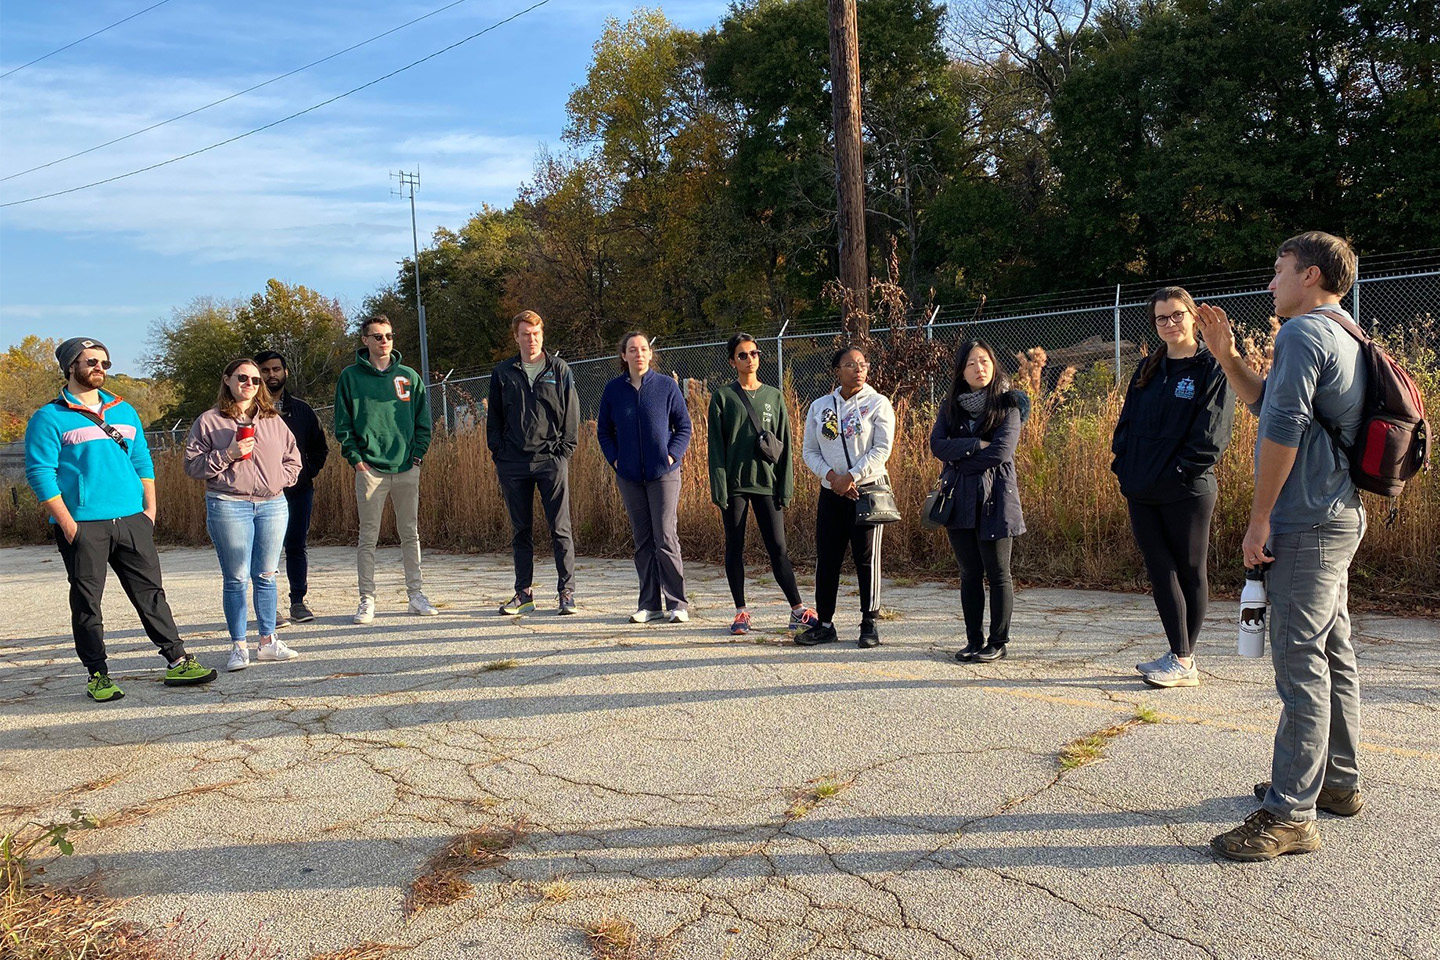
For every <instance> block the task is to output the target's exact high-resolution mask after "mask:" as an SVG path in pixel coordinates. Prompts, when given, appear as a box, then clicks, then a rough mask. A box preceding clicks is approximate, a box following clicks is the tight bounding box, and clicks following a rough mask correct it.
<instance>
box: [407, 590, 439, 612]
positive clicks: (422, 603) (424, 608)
mask: <svg viewBox="0 0 1440 960" xmlns="http://www.w3.org/2000/svg"><path fill="white" fill-rule="evenodd" d="M410 612H411V613H413V614H415V615H416V616H417V617H434V616H438V615H439V613H440V611H439V610H437V609H435V604H433V603H431V602H430V600H429V598H428V597H426V596H425V594H423V593H412V594H410Z"/></svg>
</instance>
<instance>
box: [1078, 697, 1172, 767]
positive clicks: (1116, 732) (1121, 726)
mask: <svg viewBox="0 0 1440 960" xmlns="http://www.w3.org/2000/svg"><path fill="white" fill-rule="evenodd" d="M1140 709H1144V708H1143V707H1142V708H1139V709H1137V710H1136V716H1135V717H1132V718H1131V719H1129V720H1125V721H1122V722H1120V723H1117V724H1115V725H1114V726H1110V727H1106V728H1105V729H1103V730H1096V731H1095V732H1094V733H1088V734H1086V735H1085V736H1083V737H1076V738H1075V739H1074V740H1071V741H1070V742H1069V743H1067V744H1065V746H1063V747H1061V748H1060V769H1061V770H1077V769H1079V768H1080V767H1084V766H1088V765H1090V764H1092V763H1095V762H1097V761H1100V760H1104V759H1105V748H1106V747H1108V746H1109V745H1110V742H1111V741H1112V740H1114V739H1115V738H1116V737H1118V736H1120V735H1121V734H1123V733H1124V732H1125V731H1126V730H1129V729H1130V728H1131V727H1133V726H1135V725H1136V724H1139V723H1149V722H1153V721H1147V720H1143V719H1141V718H1140V716H1139V710H1140ZM1157 719H1158V718H1157Z"/></svg>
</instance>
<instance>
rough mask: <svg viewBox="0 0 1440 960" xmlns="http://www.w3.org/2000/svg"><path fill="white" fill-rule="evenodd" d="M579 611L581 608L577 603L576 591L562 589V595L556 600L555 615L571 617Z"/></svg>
mask: <svg viewBox="0 0 1440 960" xmlns="http://www.w3.org/2000/svg"><path fill="white" fill-rule="evenodd" d="M579 612H580V608H579V607H577V606H576V605H575V591H574V590H561V591H560V596H559V597H557V598H556V600H555V615H556V616H559V617H569V616H574V615H575V614H577V613H579Z"/></svg>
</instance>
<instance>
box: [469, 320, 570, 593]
mask: <svg viewBox="0 0 1440 960" xmlns="http://www.w3.org/2000/svg"><path fill="white" fill-rule="evenodd" d="M510 328H511V331H512V332H513V333H514V335H515V342H516V343H517V344H518V345H519V346H520V353H519V354H518V355H517V356H514V357H511V358H510V359H508V360H504V361H501V362H500V363H499V364H497V365H496V366H495V369H494V370H493V371H492V372H491V374H490V400H489V412H488V416H487V417H486V421H485V432H486V440H487V442H488V444H489V446H490V454H491V456H493V457H494V459H495V471H496V473H497V474H498V475H499V477H500V489H501V490H503V491H504V493H505V505H506V507H507V508H508V509H509V510H510V527H511V529H512V530H513V532H514V536H513V537H512V538H511V540H510V547H511V551H512V552H513V554H514V558H515V596H514V597H512V598H511V599H510V600H509V602H507V603H506V604H505V605H504V606H502V607H501V608H500V613H502V614H504V615H505V616H511V617H518V616H520V615H522V614H526V613H533V612H534V610H535V591H534V587H533V584H532V579H533V576H534V573H535V542H534V537H533V535H532V532H531V527H532V525H533V523H534V518H535V489H536V488H537V487H538V488H539V490H540V504H541V506H542V507H543V508H544V510H545V520H546V522H547V523H548V524H549V525H550V541H551V544H552V546H553V548H554V552H555V570H556V572H557V573H558V574H559V577H560V580H559V584H558V586H557V587H556V589H557V590H558V592H559V602H558V604H557V607H558V609H557V611H556V612H558V613H560V614H562V615H564V614H571V613H574V612H575V545H574V542H573V541H572V540H571V538H570V457H571V456H572V455H573V454H574V453H575V447H576V445H577V444H578V443H579V441H580V396H579V394H578V393H577V392H576V390H575V378H574V377H573V376H571V374H570V367H569V366H568V365H567V364H566V363H565V361H564V360H561V359H560V358H559V357H556V356H553V355H551V354H548V353H546V352H545V350H544V349H543V346H544V343H545V321H544V320H542V319H541V318H540V315H539V314H538V313H536V312H535V311H533V310H526V311H524V312H522V313H520V314H517V315H516V317H515V318H514V319H513V320H512V321H511V322H510Z"/></svg>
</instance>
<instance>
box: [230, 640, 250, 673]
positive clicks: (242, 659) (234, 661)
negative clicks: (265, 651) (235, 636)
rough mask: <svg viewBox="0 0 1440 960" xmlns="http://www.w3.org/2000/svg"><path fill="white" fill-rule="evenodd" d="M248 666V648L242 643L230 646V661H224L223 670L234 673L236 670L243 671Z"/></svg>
mask: <svg viewBox="0 0 1440 960" xmlns="http://www.w3.org/2000/svg"><path fill="white" fill-rule="evenodd" d="M248 666H250V648H249V647H248V646H246V645H245V644H244V643H243V642H242V643H232V644H230V659H229V660H226V661H225V669H226V670H228V671H230V672H231V673H234V672H235V671H236V670H244V669H245V668H246V667H248Z"/></svg>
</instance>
